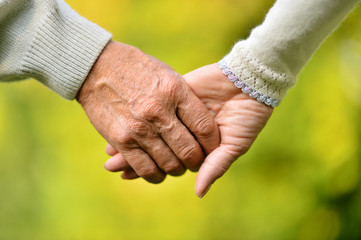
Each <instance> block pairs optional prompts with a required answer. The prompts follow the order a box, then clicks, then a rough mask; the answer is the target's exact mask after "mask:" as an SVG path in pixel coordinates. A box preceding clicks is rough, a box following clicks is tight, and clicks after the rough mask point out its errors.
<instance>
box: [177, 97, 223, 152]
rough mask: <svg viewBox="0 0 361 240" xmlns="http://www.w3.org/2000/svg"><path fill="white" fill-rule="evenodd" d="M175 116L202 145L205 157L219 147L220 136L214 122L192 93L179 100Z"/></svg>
mask: <svg viewBox="0 0 361 240" xmlns="http://www.w3.org/2000/svg"><path fill="white" fill-rule="evenodd" d="M177 115H178V117H179V119H180V120H181V121H182V122H183V124H184V125H185V126H187V128H188V129H189V131H190V132H192V133H193V135H194V136H195V138H196V139H197V141H198V142H199V144H201V145H202V147H203V150H204V152H205V153H206V155H208V154H209V153H211V152H212V151H213V150H214V149H216V148H217V147H218V146H219V143H220V136H219V129H218V126H217V124H216V121H215V120H214V118H213V117H212V116H211V114H210V113H209V112H208V110H207V108H206V107H205V106H204V104H203V103H202V102H201V101H200V100H199V99H198V98H197V97H196V96H195V95H194V94H193V93H190V94H187V97H185V98H182V99H181V101H180V103H179V105H178V109H177Z"/></svg>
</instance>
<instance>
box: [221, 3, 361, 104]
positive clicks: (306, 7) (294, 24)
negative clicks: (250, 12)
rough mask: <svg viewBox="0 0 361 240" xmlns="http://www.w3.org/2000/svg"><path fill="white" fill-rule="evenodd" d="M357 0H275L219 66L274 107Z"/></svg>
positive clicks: (242, 85) (257, 96) (251, 94)
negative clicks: (261, 20)
mask: <svg viewBox="0 0 361 240" xmlns="http://www.w3.org/2000/svg"><path fill="white" fill-rule="evenodd" d="M358 2H359V0H277V1H276V3H275V5H274V6H273V7H272V9H271V10H270V11H269V13H268V14H267V16H266V18H265V20H264V22H263V23H262V24H261V25H260V26H258V27H256V28H255V29H254V30H253V31H252V33H251V35H250V37H249V38H248V39H246V40H244V41H240V42H238V43H237V44H236V45H235V46H234V47H233V49H232V51H231V53H230V54H228V55H227V56H226V57H225V58H224V59H223V60H222V61H221V62H220V66H221V67H222V68H223V69H224V73H225V74H227V75H228V76H229V78H230V80H231V81H234V82H235V85H236V86H237V87H239V88H242V90H243V91H244V92H246V93H248V94H250V96H252V97H254V98H257V99H258V101H260V102H265V103H266V104H268V105H272V106H277V105H278V104H279V102H280V100H281V99H282V98H283V97H284V96H285V95H286V93H287V90H288V89H289V88H290V87H291V86H293V85H294V84H295V82H296V78H297V75H298V74H299V72H300V71H301V69H302V68H303V67H304V66H305V64H306V63H307V62H308V60H309V59H310V58H311V56H312V55H313V53H314V52H315V51H316V50H317V48H318V47H319V46H320V44H321V43H322V42H323V41H324V40H325V39H326V38H327V36H328V35H329V34H330V33H331V32H332V31H333V30H334V29H335V28H336V27H337V26H338V24H339V23H340V22H341V21H342V20H343V19H344V18H345V16H347V14H348V13H349V12H350V11H351V10H352V9H353V8H354V7H355V5H356V4H357V3H358ZM359 30H360V29H359Z"/></svg>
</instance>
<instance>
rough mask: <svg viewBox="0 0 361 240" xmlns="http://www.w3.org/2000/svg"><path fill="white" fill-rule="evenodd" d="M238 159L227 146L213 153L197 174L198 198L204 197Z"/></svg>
mask: <svg viewBox="0 0 361 240" xmlns="http://www.w3.org/2000/svg"><path fill="white" fill-rule="evenodd" d="M236 159H237V156H234V155H233V154H231V153H230V151H229V150H228V149H227V146H226V145H221V146H220V147H218V148H216V149H215V150H214V151H213V152H211V153H210V154H209V155H208V156H207V158H206V159H205V160H204V163H203V164H202V166H201V168H200V169H199V172H198V174H197V178H196V185H195V190H196V194H197V196H198V197H199V198H202V197H204V195H206V193H207V192H208V191H209V189H210V188H211V186H212V184H213V183H214V182H215V181H216V180H217V179H218V178H220V177H222V176H223V174H224V173H225V172H226V171H227V170H228V169H229V167H230V166H231V165H232V163H233V162H234V161H235V160H236Z"/></svg>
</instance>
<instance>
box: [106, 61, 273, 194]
mask: <svg viewBox="0 0 361 240" xmlns="http://www.w3.org/2000/svg"><path fill="white" fill-rule="evenodd" d="M184 78H185V79H186V81H187V84H188V85H189V86H190V87H191V89H192V90H193V92H194V93H195V94H196V95H197V97H199V98H200V99H201V100H202V102H203V103H204V104H205V105H206V106H207V108H208V110H209V111H210V113H211V114H212V115H213V116H214V117H215V119H216V122H217V124H218V126H219V129H220V133H221V144H220V146H219V147H218V148H217V149H215V150H214V151H213V152H212V153H211V154H209V155H208V156H207V158H206V159H205V162H204V163H203V165H202V166H201V168H200V170H199V172H198V175H197V179H196V194H197V195H198V196H199V197H203V196H204V195H205V194H206V193H207V191H208V190H209V188H210V186H211V185H212V184H213V183H214V182H215V181H216V180H217V179H218V178H220V177H221V176H222V175H223V174H224V173H225V172H226V171H227V170H228V168H229V167H230V166H231V164H232V163H233V162H234V161H235V160H236V159H237V158H238V157H240V156H241V155H243V154H245V153H246V152H247V151H248V149H249V148H250V147H251V145H252V143H253V142H254V141H255V139H256V137H257V136H258V134H259V133H260V131H261V130H262V129H263V127H264V126H265V124H266V122H267V120H268V119H269V117H270V116H271V114H272V111H273V108H271V107H269V106H266V105H265V104H263V103H259V102H257V101H256V100H255V99H252V98H250V97H249V96H248V95H247V94H244V93H242V92H241V90H240V89H238V88H236V87H235V86H234V85H233V83H232V82H230V81H229V80H228V79H227V77H226V76H225V75H224V74H223V73H222V71H221V69H220V68H219V66H218V64H212V65H209V66H205V67H202V68H200V69H197V70H195V71H193V72H191V73H188V74H187V75H185V76H184ZM106 151H107V153H108V154H109V155H111V156H113V157H112V158H111V159H109V160H108V161H107V162H106V164H105V167H106V168H107V169H109V170H112V171H124V173H123V175H122V177H123V178H127V179H132V178H136V177H137V175H136V174H135V173H134V171H133V170H132V169H131V168H130V166H129V165H128V164H127V161H126V158H125V157H124V156H122V155H121V154H119V153H117V151H115V149H113V148H112V147H111V146H109V145H108V146H107V149H106Z"/></svg>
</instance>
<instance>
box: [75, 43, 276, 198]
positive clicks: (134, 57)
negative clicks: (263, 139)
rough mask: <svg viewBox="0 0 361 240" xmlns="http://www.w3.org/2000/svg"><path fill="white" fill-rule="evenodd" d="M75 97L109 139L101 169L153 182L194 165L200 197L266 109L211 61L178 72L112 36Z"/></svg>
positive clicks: (249, 138)
mask: <svg viewBox="0 0 361 240" xmlns="http://www.w3.org/2000/svg"><path fill="white" fill-rule="evenodd" d="M77 99H78V101H79V102H80V103H81V104H82V106H83V108H84V110H85V111H86V113H87V115H88V117H89V119H90V120H91V122H92V124H93V125H94V126H95V128H96V129H97V130H98V131H99V133H100V134H101V135H102V136H103V137H104V138H105V139H106V140H107V141H108V142H109V144H108V145H107V147H106V152H107V153H108V154H109V155H110V156H112V158H111V159H109V160H108V161H107V162H106V164H105V168H106V169H107V170H109V171H112V172H117V171H123V174H122V178H124V179H134V178H138V177H142V178H144V179H145V180H147V181H149V182H152V183H159V182H162V181H163V180H164V178H165V176H166V174H169V175H173V176H179V175H182V174H183V173H184V172H185V170H186V169H190V170H191V171H198V170H199V172H198V174H197V179H196V194H197V195H198V196H199V197H203V196H204V195H205V194H206V193H207V191H208V190H209V188H210V186H211V185H212V184H213V183H214V181H215V180H217V179H218V178H220V177H221V176H222V175H223V174H224V173H225V172H226V171H227V170H228V168H229V167H230V166H231V164H232V163H233V162H234V161H235V160H236V159H237V158H238V157H240V156H241V155H243V154H244V153H246V152H247V150H248V149H249V148H250V147H251V145H252V143H253V142H254V140H255V139H256V137H257V135H258V134H259V132H260V131H261V130H262V129H263V127H264V126H265V124H266V122H267V120H268V119H269V117H270V116H271V113H272V110H273V108H271V107H269V106H266V105H265V104H262V103H259V102H257V101H256V100H254V99H252V98H250V97H249V96H248V95H246V94H244V93H242V92H241V90H240V89H238V88H236V87H235V86H234V85H233V84H232V83H231V82H230V81H229V80H228V79H227V77H226V76H225V75H223V73H222V71H221V69H220V68H219V67H218V65H217V64H213V65H209V66H205V67H203V68H200V69H197V70H195V71H193V72H191V73H189V74H187V75H185V76H184V78H182V77H181V76H180V75H179V74H177V73H176V72H174V70H172V69H171V68H170V67H169V66H167V65H166V64H164V63H162V62H160V61H158V60H156V59H154V58H152V57H150V56H149V55H146V54H144V53H143V52H141V51H140V50H138V49H136V48H134V47H131V46H128V45H125V44H120V43H115V42H111V43H109V44H108V46H107V47H106V48H105V50H104V52H103V53H102V54H101V55H100V57H99V59H98V60H97V62H96V64H95V65H94V67H93V69H92V71H91V73H90V74H89V76H88V79H87V80H86V82H85V83H84V85H83V87H82V89H81V90H80V92H79V95H78V98H77Z"/></svg>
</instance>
